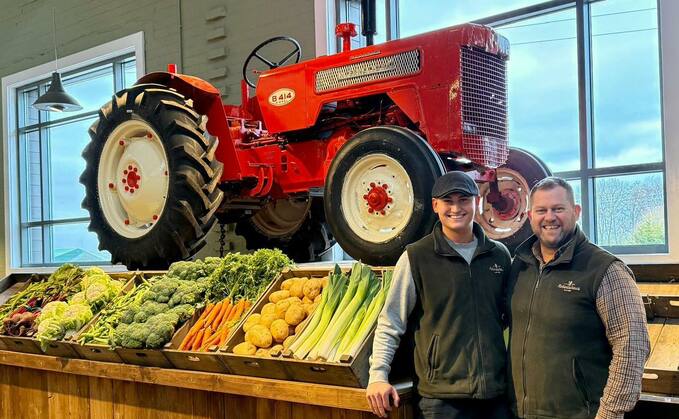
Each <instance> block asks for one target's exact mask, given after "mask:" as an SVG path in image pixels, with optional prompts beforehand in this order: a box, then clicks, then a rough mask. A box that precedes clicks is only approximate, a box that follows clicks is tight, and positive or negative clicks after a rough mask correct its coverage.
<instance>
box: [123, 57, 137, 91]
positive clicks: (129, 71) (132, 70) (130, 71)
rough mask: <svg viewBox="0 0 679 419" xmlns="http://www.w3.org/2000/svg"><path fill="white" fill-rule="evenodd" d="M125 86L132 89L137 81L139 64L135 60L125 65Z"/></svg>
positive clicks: (126, 62)
mask: <svg viewBox="0 0 679 419" xmlns="http://www.w3.org/2000/svg"><path fill="white" fill-rule="evenodd" d="M123 79H124V80H123V85H124V86H125V87H131V86H132V85H133V84H134V83H135V82H136V81H137V62H136V61H135V60H129V61H125V62H124V63H123Z"/></svg>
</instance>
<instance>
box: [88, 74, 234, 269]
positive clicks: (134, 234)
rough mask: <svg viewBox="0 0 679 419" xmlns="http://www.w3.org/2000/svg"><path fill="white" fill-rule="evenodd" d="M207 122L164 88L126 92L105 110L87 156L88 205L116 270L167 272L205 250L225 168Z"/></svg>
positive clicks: (94, 227) (92, 130)
mask: <svg viewBox="0 0 679 419" xmlns="http://www.w3.org/2000/svg"><path fill="white" fill-rule="evenodd" d="M204 122H205V121H204V118H203V117H202V116H200V115H198V114H197V113H196V112H195V111H194V110H193V108H192V104H191V101H189V100H187V99H186V98H185V97H184V96H182V95H181V94H179V93H177V92H175V91H173V90H170V89H168V88H167V87H165V86H162V85H156V84H141V85H135V86H133V87H131V88H129V89H126V90H123V91H121V92H118V93H116V94H115V95H114V96H113V99H112V100H111V102H109V103H107V104H106V105H104V107H102V108H101V110H100V111H99V119H98V120H97V121H96V122H95V123H94V124H93V125H92V126H91V127H90V130H89V133H90V137H91V138H92V140H91V141H90V143H89V144H88V145H87V147H86V148H85V150H84V151H83V158H84V159H85V161H86V167H85V171H84V172H83V174H82V175H81V177H80V182H81V183H82V184H83V185H85V199H84V200H83V203H82V206H83V208H85V209H86V210H88V211H89V213H90V219H91V221H90V225H89V228H88V229H89V230H90V231H93V232H95V233H96V234H97V236H98V238H99V249H100V250H108V251H109V252H110V253H111V262H112V263H122V264H124V265H126V266H127V267H128V268H130V269H137V268H142V269H143V268H164V267H167V266H168V265H169V264H170V263H172V262H174V261H176V260H181V259H186V258H188V257H190V256H191V255H193V254H194V253H195V252H197V251H198V250H199V249H200V248H201V247H202V246H203V245H204V244H205V234H206V233H207V232H208V230H209V229H210V227H212V225H213V224H214V222H215V215H214V214H215V211H216V210H217V208H218V207H219V204H220V203H221V200H222V196H223V192H222V191H221V190H220V189H219V188H218V183H219V179H220V178H221V174H222V169H223V166H222V164H221V163H220V162H219V161H218V160H216V158H215V150H216V148H217V139H216V138H213V137H210V136H209V135H208V134H207V132H206V131H205V126H204Z"/></svg>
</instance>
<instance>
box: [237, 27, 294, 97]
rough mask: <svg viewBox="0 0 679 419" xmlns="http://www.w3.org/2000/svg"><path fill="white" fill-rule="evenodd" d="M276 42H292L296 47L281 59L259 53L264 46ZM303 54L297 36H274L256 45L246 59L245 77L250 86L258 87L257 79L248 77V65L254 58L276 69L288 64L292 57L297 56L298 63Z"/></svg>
mask: <svg viewBox="0 0 679 419" xmlns="http://www.w3.org/2000/svg"><path fill="white" fill-rule="evenodd" d="M274 42H284V43H289V44H292V46H293V48H294V49H293V50H292V52H291V53H290V54H288V55H286V56H285V57H283V59H282V60H280V61H273V60H269V59H267V58H266V57H263V56H262V55H260V54H259V51H260V50H261V49H262V48H264V47H265V46H267V45H269V44H272V43H274ZM301 56H302V47H301V46H300V45H299V42H297V40H296V39H295V38H291V37H289V36H275V37H273V38H270V39H267V40H266V41H264V42H262V43H261V44H259V45H257V46H256V47H255V49H253V50H252V52H251V53H250V55H248V58H246V59H245V64H243V79H244V80H245V82H246V83H247V84H248V86H250V87H256V86H257V85H256V83H255V82H256V81H257V80H255V81H252V80H250V79H249V78H248V75H247V71H246V70H247V68H248V65H249V64H250V62H251V61H252V60H253V59H254V58H257V59H258V60H259V61H261V62H263V63H264V64H266V65H267V66H269V69H270V70H271V69H274V68H278V67H280V66H282V65H284V64H287V63H288V61H290V59H291V58H292V57H295V62H294V64H297V63H298V62H299V59H300V57H301Z"/></svg>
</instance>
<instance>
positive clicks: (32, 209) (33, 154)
mask: <svg viewBox="0 0 679 419" xmlns="http://www.w3.org/2000/svg"><path fill="white" fill-rule="evenodd" d="M19 145H20V146H21V147H20V156H19V157H20V160H19V165H20V169H21V175H20V176H19V182H20V185H21V195H22V197H23V199H22V200H21V220H22V221H40V220H42V179H43V176H42V164H41V152H40V133H39V132H38V131H37V130H36V131H28V132H26V133H24V134H21V135H20V136H19Z"/></svg>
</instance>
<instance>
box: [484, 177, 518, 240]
mask: <svg viewBox="0 0 679 419" xmlns="http://www.w3.org/2000/svg"><path fill="white" fill-rule="evenodd" d="M496 173H497V180H498V189H499V191H500V193H501V194H503V195H505V194H507V195H512V196H515V197H518V200H517V201H518V204H517V205H516V206H515V208H514V211H512V216H511V217H507V216H506V215H505V216H502V215H501V214H500V213H499V212H498V211H496V210H495V209H494V208H493V206H492V205H491V204H490V203H489V202H488V200H487V199H486V196H487V195H488V193H489V192H490V184H489V183H487V182H486V183H483V184H481V185H480V188H479V194H480V195H481V201H480V202H479V212H478V213H477V214H476V221H477V222H478V223H479V224H480V225H481V227H483V229H484V231H485V232H486V234H487V235H488V236H489V237H490V238H492V239H494V240H501V239H505V238H507V237H509V236H511V235H513V234H514V233H516V232H517V231H519V229H520V228H521V227H523V225H524V224H525V223H526V221H527V219H528V209H529V201H528V198H529V197H528V195H529V192H530V187H529V186H528V182H526V179H525V178H524V177H523V176H522V175H521V174H520V173H519V172H517V171H515V170H512V169H508V168H506V167H500V168H498V169H497V172H496ZM503 218H504V219H503Z"/></svg>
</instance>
